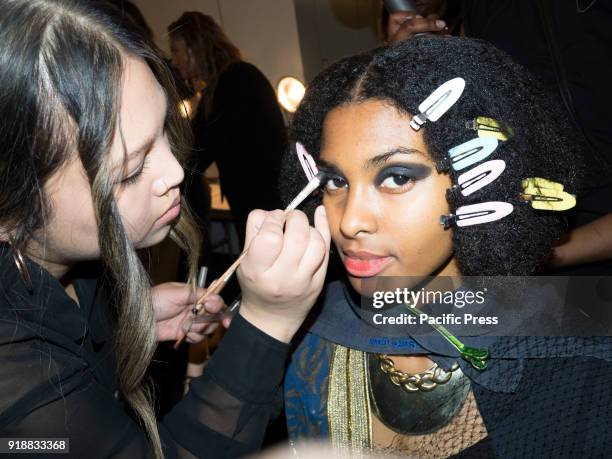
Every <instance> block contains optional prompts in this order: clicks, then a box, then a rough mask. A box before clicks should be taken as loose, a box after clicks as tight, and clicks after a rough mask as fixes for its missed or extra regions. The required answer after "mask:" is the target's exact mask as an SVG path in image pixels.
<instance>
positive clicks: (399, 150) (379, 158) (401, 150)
mask: <svg viewBox="0 0 612 459" xmlns="http://www.w3.org/2000/svg"><path fill="white" fill-rule="evenodd" d="M399 154H402V155H421V156H423V157H425V158H428V156H427V155H426V154H425V153H423V152H422V151H421V150H417V149H416V148H406V147H394V148H392V149H391V150H388V151H386V152H384V153H381V154H380V155H376V156H374V157H373V158H370V159H368V160H367V161H366V162H365V168H366V169H374V168H378V167H380V166H382V165H383V164H385V163H386V162H387V161H389V159H391V157H393V156H395V155H399ZM316 163H317V166H318V167H319V169H325V170H327V171H329V172H331V173H333V174H337V175H342V172H341V171H340V169H338V167H337V166H335V165H334V164H332V163H329V162H327V161H325V160H323V159H321V158H317V159H316Z"/></svg>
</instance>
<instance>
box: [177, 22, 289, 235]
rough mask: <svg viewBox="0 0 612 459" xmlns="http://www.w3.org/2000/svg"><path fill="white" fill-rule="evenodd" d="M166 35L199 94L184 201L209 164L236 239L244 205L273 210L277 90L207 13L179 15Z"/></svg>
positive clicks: (282, 139) (280, 123) (278, 143)
mask: <svg viewBox="0 0 612 459" xmlns="http://www.w3.org/2000/svg"><path fill="white" fill-rule="evenodd" d="M168 33H169V37H170V49H171V53H172V63H173V64H174V66H175V67H176V68H178V69H179V71H180V73H181V76H182V77H183V79H184V80H186V81H187V82H188V83H189V84H190V85H191V87H192V88H193V89H194V90H195V91H197V92H199V93H200V94H201V97H200V101H199V104H198V106H197V113H196V114H195V117H194V118H193V122H192V123H193V130H194V136H195V139H194V145H193V152H194V158H193V159H194V162H193V169H194V180H193V181H194V185H193V186H192V188H191V189H190V191H189V192H188V195H189V199H190V200H196V199H198V198H197V196H196V195H197V194H199V193H201V191H199V190H198V188H199V183H200V182H201V176H202V174H203V173H204V171H205V170H206V169H207V168H208V167H209V166H210V165H211V164H212V163H213V162H215V163H216V165H217V167H218V170H219V180H220V185H221V191H222V193H223V195H224V196H225V197H226V198H227V200H228V203H229V206H230V208H231V213H232V216H233V217H234V218H235V221H236V229H237V231H238V235H239V237H240V240H241V243H242V242H244V231H245V226H246V219H247V216H248V214H249V212H250V211H251V210H253V209H255V208H259V209H267V210H270V209H275V208H279V207H280V199H279V196H278V191H277V177H278V171H279V163H280V157H281V154H282V152H283V150H284V149H285V148H286V145H287V138H286V131H285V124H284V120H283V116H282V113H281V111H280V108H279V107H278V104H277V102H276V95H275V93H274V90H273V89H272V86H271V85H270V83H269V82H268V80H267V79H266V77H265V76H264V75H263V74H262V73H261V72H260V71H259V70H258V69H257V67H255V66H254V65H252V64H250V63H247V62H244V61H243V60H242V56H241V53H240V51H239V50H238V48H236V46H234V45H233V44H232V43H231V42H230V40H229V39H228V37H227V36H226V35H225V33H224V32H223V30H222V29H221V27H220V26H219V25H218V24H217V23H216V22H215V21H214V19H213V18H211V17H210V16H208V15H205V14H203V13H199V12H186V13H184V14H183V15H182V16H181V17H180V18H179V19H178V20H176V21H175V22H173V23H172V24H170V26H169V27H168ZM195 182H198V183H195ZM194 207H196V208H197V207H198V206H197V205H196V206H194Z"/></svg>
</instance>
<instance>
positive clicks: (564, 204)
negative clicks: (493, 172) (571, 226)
mask: <svg viewBox="0 0 612 459" xmlns="http://www.w3.org/2000/svg"><path fill="white" fill-rule="evenodd" d="M521 185H522V187H523V193H521V196H520V198H521V200H523V201H525V202H529V203H530V204H531V207H533V208H534V209H538V210H555V211H563V210H568V209H571V208H572V207H574V206H575V205H576V197H575V196H573V195H571V194H569V193H568V192H566V191H563V185H561V184H560V183H557V182H552V181H550V180H546V179H544V178H541V177H530V178H526V179H525V180H523V181H522V182H521Z"/></svg>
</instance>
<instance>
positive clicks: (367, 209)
mask: <svg viewBox="0 0 612 459" xmlns="http://www.w3.org/2000/svg"><path fill="white" fill-rule="evenodd" d="M376 208H377V201H376V197H375V196H371V195H370V193H369V190H368V189H367V188H366V187H362V188H355V187H353V188H350V189H349V192H348V194H347V196H346V200H345V201H344V209H343V213H342V217H341V219H340V232H341V233H342V235H343V236H344V237H345V238H347V239H356V238H360V237H364V236H367V235H368V234H372V233H375V232H376V230H377V229H378V223H377V212H376Z"/></svg>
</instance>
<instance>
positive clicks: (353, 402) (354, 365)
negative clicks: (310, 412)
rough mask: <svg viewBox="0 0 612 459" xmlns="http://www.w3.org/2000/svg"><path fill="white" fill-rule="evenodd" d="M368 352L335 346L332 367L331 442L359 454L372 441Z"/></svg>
mask: <svg viewBox="0 0 612 459" xmlns="http://www.w3.org/2000/svg"><path fill="white" fill-rule="evenodd" d="M366 374H367V372H366V363H365V353H363V352H361V351H357V350H354V349H347V348H345V347H343V346H339V345H335V346H334V353H333V356H332V360H331V365H330V370H329V391H328V399H327V418H328V421H329V438H330V442H331V444H332V445H333V446H334V448H336V449H337V450H338V451H339V452H340V453H351V454H353V455H355V454H356V455H359V453H360V452H361V451H363V450H364V449H369V447H370V445H371V443H372V428H371V422H370V419H371V413H370V397H369V393H368V386H367V378H366Z"/></svg>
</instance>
